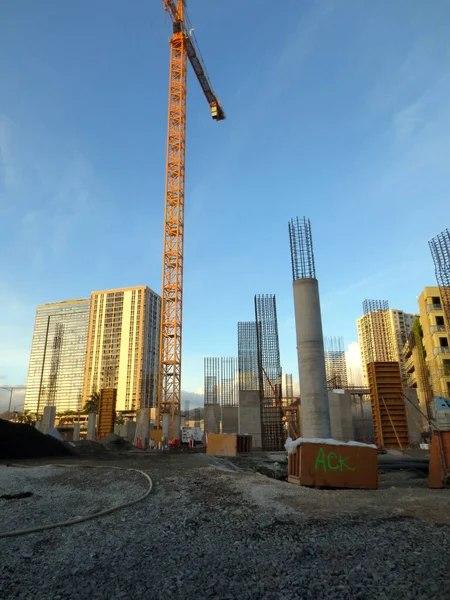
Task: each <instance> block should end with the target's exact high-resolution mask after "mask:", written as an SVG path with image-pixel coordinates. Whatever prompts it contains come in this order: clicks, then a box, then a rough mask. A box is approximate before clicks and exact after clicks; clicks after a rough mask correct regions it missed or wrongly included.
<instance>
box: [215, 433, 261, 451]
mask: <svg viewBox="0 0 450 600" xmlns="http://www.w3.org/2000/svg"><path fill="white" fill-rule="evenodd" d="M251 451H252V436H251V435H237V434H235V433H210V434H208V443H207V446H206V454H213V455H215V456H236V455H237V454H243V453H248V452H251Z"/></svg>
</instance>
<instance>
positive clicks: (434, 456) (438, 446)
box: [428, 431, 450, 488]
mask: <svg viewBox="0 0 450 600" xmlns="http://www.w3.org/2000/svg"><path fill="white" fill-rule="evenodd" d="M449 467H450V431H433V436H432V438H431V450H430V465H429V470H428V487H429V488H443V487H444V486H445V484H446V483H450V482H449V481H448V478H449V471H448V469H449Z"/></svg>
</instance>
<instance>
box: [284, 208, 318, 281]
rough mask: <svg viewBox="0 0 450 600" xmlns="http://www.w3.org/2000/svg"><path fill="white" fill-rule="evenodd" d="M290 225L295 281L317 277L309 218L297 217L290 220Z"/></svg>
mask: <svg viewBox="0 0 450 600" xmlns="http://www.w3.org/2000/svg"><path fill="white" fill-rule="evenodd" d="M288 227H289V240H290V244H291V262H292V277H293V279H294V281H296V280H298V279H306V278H309V279H315V278H316V267H315V264H314V251H313V243H312V234H311V223H310V221H309V219H307V218H306V217H303V219H299V218H298V217H296V218H295V219H291V220H290V221H289V224H288Z"/></svg>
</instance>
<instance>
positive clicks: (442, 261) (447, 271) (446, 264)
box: [428, 229, 450, 331]
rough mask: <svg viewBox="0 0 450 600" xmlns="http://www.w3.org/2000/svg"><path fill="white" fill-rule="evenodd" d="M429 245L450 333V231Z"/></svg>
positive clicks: (441, 234) (446, 231) (435, 238)
mask: <svg viewBox="0 0 450 600" xmlns="http://www.w3.org/2000/svg"><path fill="white" fill-rule="evenodd" d="M428 245H429V247H430V250H431V256H432V257H433V262H434V271H435V273H436V281H437V284H438V286H439V291H440V295H441V302H442V308H443V310H444V316H445V320H446V321H447V331H450V231H449V230H448V229H446V230H445V231H443V232H442V233H440V234H439V235H437V236H436V237H434V238H433V239H432V240H431V241H430V242H428Z"/></svg>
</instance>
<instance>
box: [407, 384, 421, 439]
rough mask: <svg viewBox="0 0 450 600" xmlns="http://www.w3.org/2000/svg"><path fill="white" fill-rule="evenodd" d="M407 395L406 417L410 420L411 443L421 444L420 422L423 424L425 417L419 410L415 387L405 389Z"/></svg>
mask: <svg viewBox="0 0 450 600" xmlns="http://www.w3.org/2000/svg"><path fill="white" fill-rule="evenodd" d="M404 394H405V396H407V398H408V400H409V402H408V400H406V398H405V407H406V419H407V421H408V433H409V443H410V444H411V445H412V446H416V445H417V444H420V441H421V429H420V427H419V425H418V424H422V421H423V417H422V415H421V414H420V412H419V411H418V410H417V409H418V408H419V398H418V396H417V391H416V390H415V389H412V388H410V389H407V390H405V391H404Z"/></svg>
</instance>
